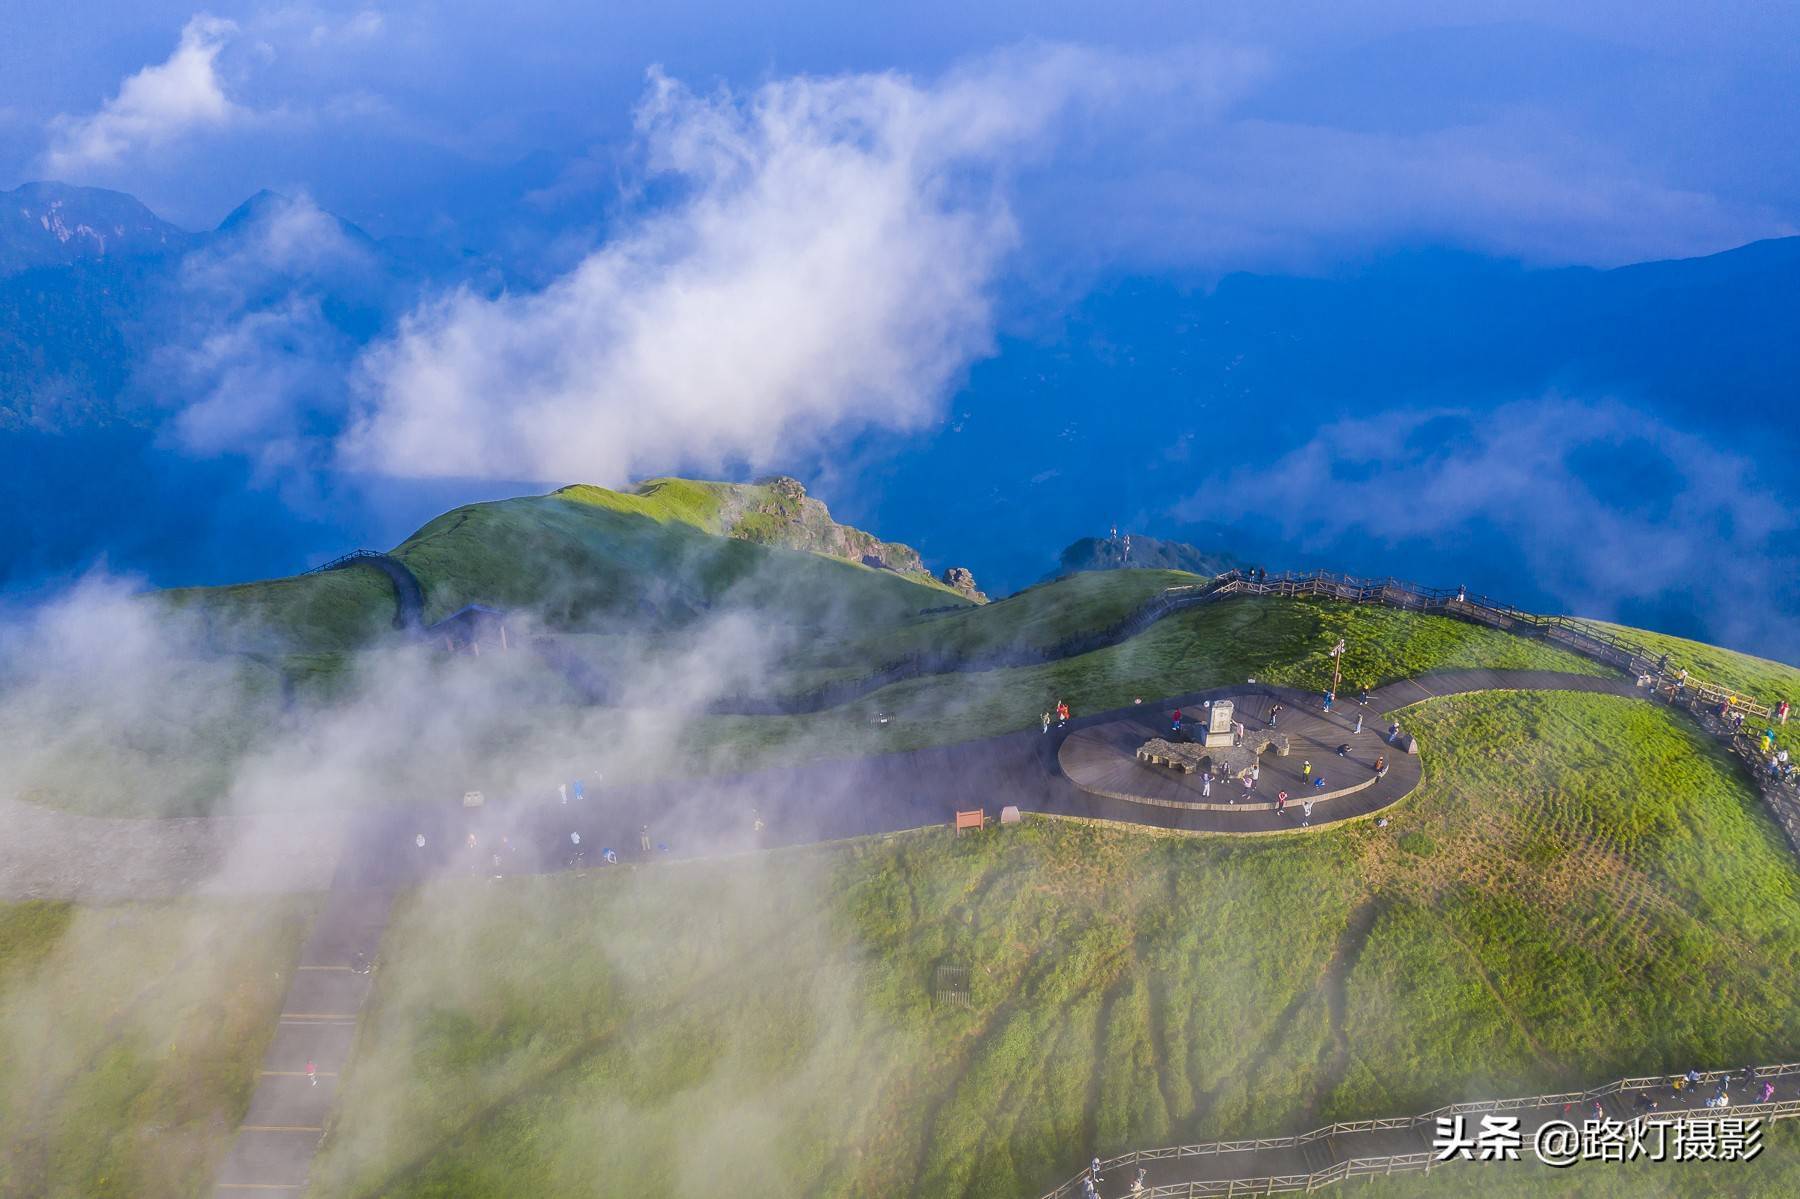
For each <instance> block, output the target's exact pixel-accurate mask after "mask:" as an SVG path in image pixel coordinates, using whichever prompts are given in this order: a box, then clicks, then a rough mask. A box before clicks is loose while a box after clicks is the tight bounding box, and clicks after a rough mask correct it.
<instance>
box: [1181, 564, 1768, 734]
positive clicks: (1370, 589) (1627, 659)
mask: <svg viewBox="0 0 1800 1199" xmlns="http://www.w3.org/2000/svg"><path fill="white" fill-rule="evenodd" d="M1227 595H1279V596H1302V595H1316V596H1323V597H1325V598H1327V599H1337V600H1346V601H1348V602H1351V603H1360V604H1368V603H1379V604H1385V605H1387V606H1389V607H1394V608H1405V609H1408V610H1410V611H1415V612H1437V613H1442V614H1444V615H1448V616H1456V617H1460V618H1462V619H1464V620H1471V621H1475V622H1477V623H1480V624H1485V625H1489V626H1491V627H1494V628H1499V629H1505V630H1506V631H1508V632H1515V633H1518V632H1525V633H1528V634H1530V635H1534V636H1538V637H1541V638H1543V639H1544V640H1546V641H1553V642H1556V643H1557V644H1559V645H1562V646H1565V647H1566V648H1568V649H1570V650H1573V651H1574V652H1576V653H1579V654H1581V655H1582V656H1583V657H1588V658H1593V659H1595V660H1596V661H1599V662H1604V663H1606V664H1608V665H1610V666H1616V667H1618V668H1619V669H1620V670H1623V671H1625V672H1626V673H1627V674H1634V675H1639V676H1643V675H1646V674H1647V675H1650V676H1651V678H1652V679H1653V680H1654V681H1655V682H1656V683H1658V684H1664V685H1670V686H1674V685H1677V684H1680V685H1682V686H1683V687H1685V689H1686V690H1687V691H1688V692H1689V693H1691V694H1692V695H1694V696H1697V697H1698V698H1699V699H1700V700H1701V701H1702V702H1704V703H1708V704H1719V703H1724V704H1725V705H1726V706H1727V707H1728V708H1730V709H1731V710H1732V711H1734V712H1742V713H1744V715H1745V716H1746V717H1749V716H1756V717H1761V718H1765V719H1766V718H1767V717H1768V716H1769V715H1771V713H1772V711H1773V705H1771V704H1766V703H1762V702H1760V701H1758V700H1757V699H1755V698H1753V697H1751V696H1748V695H1743V694H1741V693H1739V692H1738V691H1737V690H1736V689H1735V688H1731V687H1726V686H1724V685H1722V684H1718V683H1711V682H1707V681H1706V680H1704V679H1696V678H1691V677H1690V678H1686V679H1683V678H1682V677H1681V676H1680V675H1679V674H1678V673H1677V672H1675V671H1674V670H1672V669H1670V668H1671V666H1672V665H1673V663H1672V662H1671V661H1670V658H1669V655H1668V654H1663V653H1656V652H1654V651H1652V650H1651V649H1649V648H1648V647H1647V646H1644V645H1641V644H1639V643H1638V642H1635V641H1631V640H1629V639H1628V638H1625V637H1622V636H1619V635H1618V634H1616V633H1614V632H1612V631H1611V630H1608V629H1602V628H1598V627H1596V626H1595V625H1593V624H1592V623H1590V622H1588V621H1584V620H1577V619H1574V618H1572V617H1568V616H1542V615H1539V614H1537V613H1534V612H1527V611H1525V610H1524V609H1523V608H1516V607H1514V606H1513V605H1511V604H1508V603H1504V602H1502V601H1500V600H1496V599H1493V598H1492V597H1490V596H1485V595H1470V594H1469V593H1468V590H1467V589H1466V588H1457V589H1455V590H1450V589H1447V588H1442V587H1424V586H1421V585H1419V584H1417V583H1413V582H1410V581H1407V580H1404V579H1393V578H1387V579H1366V578H1358V577H1357V576H1355V575H1341V574H1334V573H1333V572H1331V571H1325V570H1319V571H1312V572H1310V573H1305V574H1294V573H1288V574H1280V575H1270V574H1260V573H1259V574H1254V575H1253V574H1249V573H1246V572H1242V571H1230V572H1227V573H1226V574H1223V575H1220V576H1219V578H1218V580H1217V581H1216V582H1215V584H1214V585H1212V586H1211V588H1210V589H1209V592H1208V598H1213V597H1223V596H1227Z"/></svg>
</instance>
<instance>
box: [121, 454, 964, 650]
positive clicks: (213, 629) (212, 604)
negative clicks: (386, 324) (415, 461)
mask: <svg viewBox="0 0 1800 1199" xmlns="http://www.w3.org/2000/svg"><path fill="white" fill-rule="evenodd" d="M779 502H781V501H780V497H779V496H777V495H776V494H775V493H774V492H773V491H772V490H771V489H770V488H767V487H756V486H751V485H738V484H729V483H708V482H701V481H696V480H690V479H654V480H651V481H649V482H647V483H644V484H642V485H640V486H639V487H638V488H637V489H636V490H634V491H630V492H619V491H609V490H607V489H605V488H601V487H589V486H575V487H565V488H563V489H561V490H560V491H557V492H554V493H552V494H550V495H542V496H524V497H521V498H518V499H511V500H500V501H496V502H494V503H487V504H471V505H467V506H465V507H462V508H457V509H454V510H452V511H450V512H446V513H445V514H443V515H442V516H440V517H438V518H436V519H435V520H432V521H431V522H429V523H428V524H426V525H425V526H424V527H423V528H421V529H419V530H418V531H417V532H416V533H414V534H413V535H412V536H411V537H408V538H407V539H406V540H405V541H404V542H402V543H401V544H400V546H398V547H397V548H396V549H395V550H394V551H393V555H394V557H396V558H398V559H399V560H400V561H402V562H404V563H405V564H406V565H407V567H409V568H410V569H411V570H412V571H413V572H414V574H416V575H417V576H418V578H419V581H420V584H421V586H422V587H423V589H424V592H425V620H426V622H427V623H429V622H432V621H435V620H439V619H441V618H443V617H444V616H447V615H449V614H450V613H452V612H454V611H456V610H457V609H458V608H460V607H462V606H463V605H465V604H470V603H480V604H487V605H489V606H491V607H499V608H509V609H510V608H527V609H531V610H533V611H536V612H538V613H540V614H541V615H543V616H544V617H545V618H546V620H547V621H548V622H549V623H550V624H551V625H552V626H562V627H588V628H593V627H601V628H613V627H618V626H620V625H626V624H629V625H631V626H633V627H635V628H639V629H651V630H657V629H668V628H678V627H680V626H682V625H684V624H687V623H690V622H692V621H693V620H694V619H695V618H696V617H698V616H699V615H701V614H703V613H706V612H708V611H714V610H717V609H718V608H720V607H725V606H730V607H744V608H751V609H754V610H755V611H756V612H757V613H758V614H759V616H760V617H762V618H763V619H766V620H769V621H772V622H773V623H775V624H779V625H790V626H800V627H805V628H815V627H830V628H832V629H834V630H836V631H838V632H841V633H843V632H848V633H855V632H857V631H859V630H865V629H870V628H876V627H881V626H884V625H887V624H891V623H893V622H896V621H899V620H901V619H903V618H905V617H908V616H911V615H913V614H914V613H916V612H918V611H919V610H920V609H923V608H934V607H942V606H945V605H955V604H967V603H969V602H970V601H968V600H967V599H966V598H964V597H963V596H962V595H960V594H959V593H957V592H955V591H953V590H952V589H950V588H948V587H946V586H944V585H943V584H941V583H939V582H937V581H936V580H935V579H933V578H931V576H930V575H928V574H924V573H904V574H903V573H897V572H895V571H890V570H878V569H872V568H870V567H867V566H864V565H862V564H861V562H860V559H859V558H858V559H854V560H853V559H847V558H843V557H833V556H831V555H829V554H826V553H819V552H813V551H812V547H814V546H838V545H842V546H843V547H844V548H846V549H847V550H848V549H854V548H859V547H865V546H867V547H877V548H879V547H886V548H888V549H891V550H904V549H905V547H887V546H886V543H883V542H879V541H877V540H875V539H874V538H872V537H870V536H869V535H868V534H865V533H860V532H858V531H857V530H854V529H846V528H844V527H843V526H839V525H836V524H834V523H832V522H831V521H830V520H829V518H828V517H825V518H821V517H819V515H818V513H819V512H822V511H823V509H822V508H818V509H811V508H809V509H808V510H807V512H806V513H805V519H804V520H802V519H801V518H800V516H799V515H796V516H795V517H794V518H793V519H792V520H789V519H787V518H786V517H782V516H779V515H770V514H769V513H767V512H763V511H762V510H761V509H760V508H759V507H758V505H759V504H760V505H762V506H763V507H770V506H773V505H776V504H778V503H779ZM809 503H810V501H809ZM795 547H799V548H795ZM905 552H906V553H907V554H911V551H910V550H907V551H905ZM915 557H916V555H915ZM152 602H155V603H160V604H166V605H168V606H170V607H172V608H173V609H174V610H176V611H178V612H180V613H182V614H184V615H185V616H187V617H189V618H190V619H192V620H193V621H195V622H196V623H197V624H199V626H200V627H201V629H202V630H203V632H204V634H205V637H204V640H205V642H206V643H207V644H209V645H212V646H214V647H216V648H221V649H228V650H250V651H255V652H261V653H296V654H305V653H313V654H318V653H326V654H329V653H341V652H344V651H347V650H352V649H355V648H357V647H359V646H362V645H365V644H367V643H368V642H369V641H371V640H373V639H374V638H375V637H377V636H379V635H380V634H381V633H382V632H383V631H385V630H387V629H389V628H391V627H392V625H393V621H394V615H395V604H394V598H393V590H392V587H391V585H390V584H389V583H388V581H387V579H386V578H385V577H384V576H383V575H382V574H381V573H380V572H379V571H377V570H376V569H374V568H373V567H370V566H353V567H349V568H347V569H343V570H336V571H330V572H327V573H325V574H320V575H300V576H295V577H293V578H286V579H272V580H267V581H264V582H256V583H243V584H238V585H235V586H230V587H190V588H178V589H175V590H171V591H166V592H159V593H156V594H155V595H154V596H153V597H152Z"/></svg>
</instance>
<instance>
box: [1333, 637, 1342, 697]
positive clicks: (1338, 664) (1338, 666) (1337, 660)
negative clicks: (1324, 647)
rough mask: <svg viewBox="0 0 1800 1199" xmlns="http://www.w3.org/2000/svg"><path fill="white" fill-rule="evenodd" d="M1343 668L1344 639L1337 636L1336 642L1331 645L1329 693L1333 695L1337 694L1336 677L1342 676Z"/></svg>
mask: <svg viewBox="0 0 1800 1199" xmlns="http://www.w3.org/2000/svg"><path fill="white" fill-rule="evenodd" d="M1343 670H1344V639H1343V638H1342V637H1339V638H1338V643H1337V644H1336V645H1334V646H1332V647H1331V694H1333V695H1336V694H1337V689H1338V679H1340V678H1341V677H1342V676H1343Z"/></svg>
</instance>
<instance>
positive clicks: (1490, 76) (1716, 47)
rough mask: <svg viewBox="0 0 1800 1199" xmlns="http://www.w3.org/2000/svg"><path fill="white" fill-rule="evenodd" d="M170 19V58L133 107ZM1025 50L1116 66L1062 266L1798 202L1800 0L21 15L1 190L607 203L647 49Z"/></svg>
mask: <svg viewBox="0 0 1800 1199" xmlns="http://www.w3.org/2000/svg"><path fill="white" fill-rule="evenodd" d="M184 29H186V30H188V31H189V33H188V45H189V47H190V51H191V53H190V54H189V57H188V61H187V62H186V63H185V64H184V63H176V64H174V68H175V69H173V70H170V71H168V72H167V73H166V74H167V76H168V77H167V78H164V79H163V80H161V86H158V87H142V88H140V89H138V90H139V91H140V93H142V94H140V95H138V96H136V97H132V96H124V95H122V94H121V88H122V87H124V86H127V84H126V81H128V80H129V79H130V78H131V77H132V76H133V75H135V74H137V73H138V72H141V71H143V70H144V69H145V68H146V67H150V68H155V67H156V65H157V64H168V63H170V60H171V58H172V56H177V55H178V51H177V47H178V46H179V45H181V44H182V39H183V30H184ZM1034 43H1035V44H1043V43H1056V44H1062V45H1066V46H1070V47H1077V48H1081V49H1084V50H1086V51H1090V52H1092V53H1094V54H1096V55H1097V56H1113V57H1115V58H1116V59H1118V60H1119V61H1120V62H1123V63H1127V64H1133V65H1130V66H1127V67H1125V68H1124V71H1125V77H1124V78H1123V79H1122V80H1120V81H1117V83H1118V84H1119V86H1118V89H1117V92H1116V94H1114V95H1113V96H1112V97H1111V99H1110V101H1109V102H1108V103H1106V104H1103V105H1100V104H1096V105H1094V106H1091V107H1089V108H1087V109H1086V110H1085V111H1083V112H1081V113H1079V114H1077V115H1075V116H1074V117H1072V118H1071V119H1069V120H1068V121H1067V122H1066V123H1065V124H1062V125H1061V126H1059V127H1058V128H1056V129H1055V130H1053V131H1051V132H1050V133H1049V134H1048V135H1047V140H1048V142H1049V145H1048V146H1047V147H1043V146H1041V147H1038V148H1037V153H1036V156H1035V157H1034V159H1033V161H1032V162H1031V163H1030V164H1028V167H1027V168H1025V169H1026V172H1027V175H1028V176H1029V178H1030V179H1031V180H1032V182H1033V184H1034V186H1033V188H1031V189H1030V190H1029V191H1028V192H1026V193H1023V194H1021V195H1020V196H1019V197H1018V211H1019V212H1020V213H1021V215H1022V217H1023V218H1024V219H1025V221H1026V224H1027V228H1028V231H1029V232H1030V234H1031V237H1030V239H1029V241H1028V248H1029V247H1040V248H1041V250H1042V254H1043V257H1044V258H1045V259H1046V260H1049V261H1060V260H1062V259H1064V258H1066V256H1067V254H1068V253H1069V252H1070V251H1071V250H1072V249H1073V250H1076V251H1079V253H1080V254H1081V255H1082V256H1083V257H1084V258H1090V259H1097V260H1099V261H1100V262H1102V263H1103V264H1116V263H1118V262H1121V261H1127V262H1131V263H1133V264H1134V265H1158V266H1162V265H1171V264H1174V265H1180V266H1184V267H1185V266H1197V267H1200V268H1202V269H1216V268H1224V267H1249V268H1253V269H1269V268H1276V267H1290V266H1295V265H1302V266H1311V267H1320V266H1325V265H1329V264H1330V263H1331V262H1333V261H1335V260H1337V259H1339V258H1340V257H1342V256H1344V255H1355V254H1358V253H1367V252H1369V251H1370V250H1371V249H1376V248H1379V247H1380V246H1382V245H1385V244H1390V243H1392V242H1395V241H1407V240H1431V241H1447V242H1452V243H1457V244H1464V245H1469V246H1472V247H1475V248H1479V249H1482V250H1485V251H1490V252H1496V253H1501V254H1509V255H1510V254H1517V255H1521V256H1525V257H1527V258H1531V259H1533V260H1544V261H1582V262H1619V261H1630V260H1636V259H1643V258H1652V257H1659V256H1670V255H1676V254H1686V253H1696V252H1703V251H1706V250H1712V249H1721V248H1724V247H1726V246H1728V245H1733V244H1738V243H1740V242H1743V241H1747V240H1751V239H1752V238H1754V237H1759V236H1767V235H1770V234H1775V233H1781V232H1785V231H1788V230H1791V229H1792V228H1793V227H1794V222H1795V220H1796V210H1797V207H1800V155H1797V154H1796V153H1795V152H1794V151H1795V149H1796V147H1795V138H1796V134H1795V131H1794V122H1793V121H1792V120H1791V119H1784V113H1786V114H1789V115H1790V116H1791V104H1792V94H1793V86H1792V85H1793V81H1794V79H1795V77H1796V68H1797V67H1800V8H1797V7H1796V6H1793V5H1787V4H1773V3H1764V4H1754V3H1739V4H1717V5H1703V6H1702V5H1691V4H1657V3H1638V4H1628V3H1611V2H1598V3H1589V4H1582V5H1569V4H1553V3H1517V2H1515V3H1506V4H1494V3H1465V4H1457V5H1451V6H1447V5H1441V4H1395V3H1374V4H1359V5H1338V4H1330V3H1289V4H1208V5H1189V4H1148V5H1124V6H1113V5H1108V6H1103V7H1101V6H1093V5H1085V4H1029V5H1020V4H987V5H964V4H948V3H924V4H908V5H855V6H847V5H835V4H806V5H793V6H786V7H784V8H783V9H782V10H781V11H780V12H779V13H775V14H766V15H765V14H763V13H762V12H761V11H760V6H742V5H719V4H711V5H694V4H684V3H659V4H616V5H586V4H544V3H533V2H529V0H527V2H524V3H507V4H480V3H476V4H470V3H450V4H422V3H376V4H366V5H365V4H350V5H343V4H268V5H239V4H218V5H213V6H210V7H207V8H204V9H196V8H195V7H193V6H192V5H188V4H167V3H161V2H159V0H148V2H145V3H138V4H130V5H126V4H96V3H91V2H84V0H76V2H75V3H71V4H69V5H65V6H61V7H59V8H58V10H57V11H56V13H55V15H54V16H51V15H50V14H49V13H48V12H47V11H46V10H43V9H36V8H33V7H32V6H29V5H7V6H6V12H5V14H4V15H0V79H3V80H5V83H4V85H0V180H9V181H11V182H18V181H23V180H26V179H31V178H38V177H43V176H45V175H52V176H56V177H62V178H68V179H71V180H74V181H79V182H90V183H96V184H101V185H107V186H114V187H119V188H121V189H123V190H128V191H131V192H132V193H133V194H136V195H138V196H139V197H140V198H142V199H144V200H145V201H146V202H148V203H150V204H151V206H152V207H153V208H156V209H157V210H158V211H159V212H162V213H163V214H164V215H166V216H168V217H169V218H171V219H173V220H176V221H177V222H180V223H185V224H188V225H192V226H205V225H209V224H211V223H212V222H214V221H216V220H217V219H218V218H219V217H221V216H223V215H224V214H225V213H226V212H227V211H228V210H229V209H230V208H232V207H233V206H234V205H235V204H236V203H237V202H238V201H240V200H241V199H242V198H243V197H244V196H246V195H248V194H250V193H251V192H253V191H255V190H257V189H259V188H262V187H271V188H274V189H276V190H281V191H286V192H295V191H304V192H306V193H308V194H310V195H312V196H313V197H314V198H315V199H317V200H318V201H319V203H320V204H321V205H323V206H324V207H326V208H328V209H330V210H331V211H334V212H338V213H340V214H342V215H344V216H346V217H348V218H349V219H351V220H354V221H357V222H358V223H360V224H363V225H364V226H365V227H367V228H369V229H371V231H373V232H376V233H377V234H383V233H391V232H432V231H434V230H435V231H438V232H440V233H441V232H443V231H444V230H446V229H447V228H449V227H452V226H455V225H456V224H457V223H458V222H467V223H470V224H474V223H479V222H481V221H491V220H492V219H493V215H494V214H493V212H492V210H493V209H494V208H497V207H502V206H505V205H507V204H509V203H514V202H517V201H518V200H519V199H520V198H521V197H523V196H525V195H536V196H537V197H538V198H537V201H536V204H535V206H534V207H531V208H530V210H529V211H527V212H524V213H521V214H519V219H520V220H521V221H524V222H529V221H530V220H532V219H534V217H542V216H545V214H546V213H548V211H549V205H550V200H549V199H547V198H546V197H547V196H551V195H554V196H556V197H559V198H561V199H562V201H563V202H564V203H565V204H575V205H577V206H578V207H579V209H581V210H582V212H581V215H583V216H585V217H587V218H588V219H597V217H598V215H599V214H600V213H603V212H604V211H605V210H606V209H607V208H608V206H609V205H610V204H612V203H615V202H616V199H617V197H616V192H617V191H618V189H619V188H620V187H621V185H624V186H629V185H630V177H631V174H632V172H631V167H630V164H629V158H630V154H631V150H630V142H631V121H632V109H633V106H634V105H635V104H636V103H637V102H638V101H639V100H640V99H641V97H642V96H643V94H644V90H645V73H646V71H647V70H648V69H649V68H651V67H652V66H653V65H660V66H661V68H662V69H663V70H664V71H665V72H666V73H667V74H668V75H670V76H671V77H673V78H676V79H679V80H682V81H683V82H685V83H686V84H688V85H689V86H690V87H693V88H695V89H696V90H698V91H701V92H706V91H709V90H710V89H712V88H714V87H717V86H720V85H725V86H729V87H732V88H735V89H739V90H746V89H754V88H755V87H756V86H758V85H759V84H763V83H766V82H768V81H770V80H775V79H781V78H785V77H790V76H796V75H833V74H839V73H859V72H874V71H898V72H904V73H908V74H911V75H914V76H916V77H918V78H920V79H921V80H925V81H930V80H933V79H936V78H939V77H941V76H942V75H944V74H945V73H946V72H949V71H953V70H956V69H958V68H965V69H966V68H969V67H970V65H971V64H974V63H979V61H980V60H982V59H983V58H984V57H987V56H991V55H994V54H995V53H999V52H1006V51H1009V50H1017V49H1018V48H1019V47H1021V46H1029V45H1032V44H1034ZM152 82H156V81H152ZM1133 85H1141V86H1133ZM121 100H123V101H124V103H123V104H121V103H120V102H121ZM621 160H625V161H621ZM482 209H487V210H488V211H479V210H482ZM555 215H557V216H558V218H559V219H560V220H561V221H567V220H569V219H571V214H570V213H569V212H568V211H567V210H563V211H561V212H558V213H557V214H555Z"/></svg>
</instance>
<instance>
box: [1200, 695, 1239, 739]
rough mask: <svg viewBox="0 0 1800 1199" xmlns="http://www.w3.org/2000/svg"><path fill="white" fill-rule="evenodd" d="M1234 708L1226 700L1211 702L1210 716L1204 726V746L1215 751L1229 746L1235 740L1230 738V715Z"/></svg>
mask: <svg viewBox="0 0 1800 1199" xmlns="http://www.w3.org/2000/svg"><path fill="white" fill-rule="evenodd" d="M1234 710H1235V709H1234V706H1233V704H1232V702H1231V701H1230V700H1228V699H1221V700H1215V701H1213V706H1212V716H1211V718H1210V719H1209V720H1208V721H1207V725H1206V746H1207V748H1208V749H1215V748H1218V747H1219V746H1224V745H1231V744H1232V743H1233V742H1234V741H1235V740H1236V738H1234V737H1233V736H1232V731H1231V726H1232V723H1233V722H1232V714H1233V712H1234Z"/></svg>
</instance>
